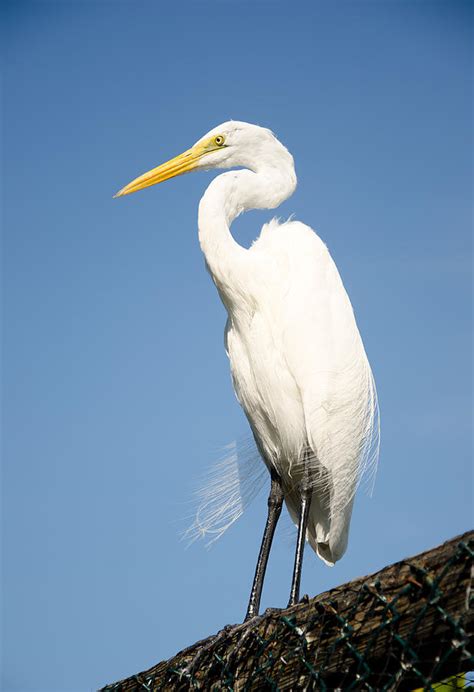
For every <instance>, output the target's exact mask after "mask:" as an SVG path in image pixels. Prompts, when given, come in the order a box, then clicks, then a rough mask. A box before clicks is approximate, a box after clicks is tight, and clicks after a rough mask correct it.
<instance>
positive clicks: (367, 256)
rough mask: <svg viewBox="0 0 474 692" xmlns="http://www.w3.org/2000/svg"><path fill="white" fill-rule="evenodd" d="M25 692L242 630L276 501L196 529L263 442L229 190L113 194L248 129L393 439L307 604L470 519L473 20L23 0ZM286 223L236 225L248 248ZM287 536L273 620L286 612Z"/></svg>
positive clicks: (16, 634)
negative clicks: (228, 221)
mask: <svg viewBox="0 0 474 692" xmlns="http://www.w3.org/2000/svg"><path fill="white" fill-rule="evenodd" d="M2 19H3V28H4V37H3V42H4V49H5V52H6V60H5V66H6V70H5V84H4V87H5V88H4V93H5V107H4V113H5V122H4V126H5V135H6V136H5V142H4V151H3V172H4V195H5V201H6V206H5V221H6V223H5V234H4V244H3V254H4V273H3V278H4V340H3V345H4V400H3V403H4V471H3V488H4V504H3V510H4V521H3V539H4V541H3V547H4V563H3V565H4V576H3V605H4V614H3V623H4V647H3V653H4V657H3V662H4V678H3V689H4V690H5V692H13V691H15V690H25V691H26V690H30V691H33V690H34V691H35V692H36V691H39V690H42V691H44V692H54V691H56V690H58V691H59V690H60V691H62V692H66V691H72V690H74V691H75V690H92V689H94V688H97V687H98V686H99V685H102V684H105V683H107V682H112V681H114V680H117V679H119V678H120V677H123V676H125V675H128V674H132V673H135V672H137V671H139V670H142V669H144V668H146V667H148V666H150V665H152V664H153V663H155V662H157V661H158V660H160V659H163V658H165V657H168V656H170V655H172V654H173V653H175V652H176V651H178V650H179V649H181V648H183V647H185V646H186V645H188V644H190V643H192V642H194V641H195V640H196V639H198V638H201V637H205V636H206V635H209V634H211V633H213V632H215V631H217V630H218V629H219V628H220V627H221V626H223V625H225V624H227V623H232V622H238V621H239V620H241V619H242V617H243V615H244V612H245V607H246V600H247V597H248V592H249V588H250V584H251V579H252V576H253V570H254V564H255V559H256V555H257V551H258V545H259V541H260V537H261V532H262V528H263V522H264V516H265V510H266V501H265V495H260V496H259V497H258V498H257V500H256V501H255V502H254V504H253V505H252V507H251V508H250V509H249V511H248V514H247V515H246V516H245V517H243V518H242V520H241V521H239V522H238V523H237V524H236V525H234V526H233V527H232V529H231V530H230V531H229V532H228V534H226V535H225V536H224V537H223V538H222V539H221V541H220V542H219V543H218V544H216V545H215V546H214V548H213V549H211V550H210V551H207V550H205V549H204V547H203V546H202V545H201V544H195V545H193V546H192V547H191V548H190V549H188V550H185V549H184V546H183V543H182V542H180V540H179V533H180V531H181V530H182V529H183V528H184V527H185V526H186V522H185V521H183V517H186V516H187V515H188V514H189V512H190V505H189V499H190V497H191V495H192V490H193V487H195V485H196V483H197V481H198V479H199V477H200V476H201V475H202V474H203V473H204V471H205V469H206V468H207V466H208V465H209V464H210V463H211V462H212V461H213V460H215V459H216V457H217V455H218V450H219V448H221V447H222V446H223V445H225V444H227V443H229V442H231V441H232V440H234V439H235V438H238V437H241V436H242V435H243V434H245V432H246V429H247V425H246V421H245V419H244V416H243V414H242V413H241V411H240V409H239V407H238V404H237V402H236V400H235V398H234V395H233V392H232V387H231V383H230V377H229V373H228V363H227V359H226V356H225V353H224V349H223V336H222V332H223V327H224V321H225V315H224V310H223V307H222V306H221V304H220V302H219V299H218V297H217V294H216V292H215V288H214V286H213V285H212V282H211V281H210V279H209V276H208V275H207V273H206V271H205V269H204V265H203V259H202V256H201V253H200V249H199V245H198V240H197V230H196V217H197V204H198V201H199V198H200V196H201V194H202V192H203V190H204V188H205V186H206V185H207V184H208V182H209V180H210V179H211V177H212V174H210V173H202V174H195V175H190V176H185V177H183V178H178V179H176V180H174V181H172V182H169V183H167V184H165V185H162V186H159V187H156V188H153V189H151V190H147V191H146V192H143V193H140V194H137V195H133V196H131V197H129V198H126V199H123V200H113V199H112V195H113V193H114V192H115V191H116V190H117V189H118V188H119V187H121V186H122V185H123V184H125V183H126V182H128V181H129V180H130V179H131V178H132V177H134V176H135V175H137V174H138V173H141V172H143V171H145V170H148V169H149V168H151V167H152V166H154V165H157V164H158V163H160V162H161V161H163V160H165V159H167V158H169V157H170V156H172V155H174V154H177V153H179V152H180V151H182V150H184V149H185V148H187V147H188V146H189V145H190V144H192V143H193V142H194V141H195V140H196V139H197V138H198V137H199V136H201V135H202V134H204V133H205V132H206V131H207V130H209V129H210V128H211V127H213V126H214V125H216V124H218V123H220V122H222V121H224V120H227V119H229V118H233V119H238V120H246V121H250V122H255V123H258V124H261V125H266V126H268V127H270V128H271V129H273V130H274V131H275V133H277V135H278V136H279V137H280V139H281V140H282V141H283V142H284V143H285V144H286V145H287V146H288V148H289V149H290V150H291V151H292V153H293V155H294V157H295V160H296V166H297V173H298V176H299V187H298V189H297V191H296V193H295V195H294V196H293V197H292V198H291V199H290V200H289V201H287V202H286V203H285V204H284V205H283V207H282V208H281V210H280V211H279V212H278V213H279V214H281V215H282V216H287V215H289V214H290V213H293V212H294V213H295V214H296V216H297V218H299V219H301V220H303V221H304V222H306V223H308V224H310V225H311V226H313V227H314V228H315V229H317V230H318V232H319V234H320V235H321V237H322V238H323V239H324V240H325V242H326V243H327V244H328V246H329V248H330V250H331V253H332V254H333V256H334V258H335V260H336V263H337V264H338V266H339V269H340V272H341V274H342V277H343V280H344V282H345V284H346V287H347V289H348V291H349V293H350V296H351V298H352V301H353V304H354V307H355V310H356V314H357V318H358V322H359V326H360V329H361V331H362V334H363V337H364V341H365V344H366V348H367V351H368V354H369V357H370V359H371V362H372V365H373V369H374V373H375V377H376V380H377V384H378V390H379V397H380V405H381V411H382V425H383V433H382V450H381V458H380V468H379V474H378V478H377V483H376V488H375V494H374V496H373V498H372V499H369V498H368V497H367V496H364V495H361V496H360V498H359V500H358V502H357V505H356V508H355V513H354V519H353V525H352V531H351V542H350V547H349V550H348V552H347V554H346V556H345V557H344V559H343V560H342V561H341V562H340V563H338V564H337V566H336V567H335V568H334V569H332V570H331V569H328V568H326V567H325V566H324V565H323V564H322V563H321V562H320V561H319V560H318V559H317V558H316V557H315V556H314V554H313V553H312V552H310V551H309V550H308V551H307V555H306V559H305V569H304V575H303V585H302V589H303V593H304V592H307V593H309V594H310V595H314V594H316V593H318V592H320V591H322V590H324V589H327V588H330V587H332V586H335V585H337V584H340V583H343V582H344V581H346V580H349V579H352V578H354V577H357V576H359V575H362V574H366V573H369V572H371V571H374V570H377V569H379V568H381V567H383V566H384V565H386V564H387V563H390V562H392V561H395V560H398V559H401V558H403V557H405V556H407V555H410V554H413V553H416V552H418V551H420V550H422V549H425V548H429V547H431V546H433V545H434V544H437V543H439V542H441V541H443V540H444V539H448V538H450V537H451V536H453V535H455V534H456V533H459V532H462V531H464V530H466V529H468V528H470V525H471V523H472V512H471V476H470V456H471V444H470V433H469V424H470V406H471V389H470V387H471V369H470V368H471V363H470V353H471V346H472V344H471V327H472V325H471V304H470V300H471V290H470V289H471V284H470V278H471V277H470V264H471V245H470V243H471V240H470V228H469V225H470V213H471V199H470V188H471V185H472V169H471V159H470V157H471V145H472V141H471V129H470V128H471V125H470V118H471V112H470V107H471V106H470V97H471V92H470V90H471V86H470V57H471V56H470V53H469V41H470V27H471V26H472V3H469V2H467V3H463V2H455V1H450V2H448V1H446V2H441V3H432V2H356V1H354V2H349V3H342V2H335V3H334V2H325V3H322V2H289V1H288V2H277V1H275V2H237V1H235V2H232V1H230V0H229V1H221V2H217V1H216V2H185V3H183V2H173V3H172V2H151V1H150V2H136V3H132V2H115V1H113V0H109V1H106V0H104V1H103V2H94V1H89V2H82V1H81V0H76V1H75V2H67V1H63V2H31V3H27V2H22V1H19V0H16V1H15V2H12V3H10V4H6V5H5V4H4V9H3V15H2ZM271 215H272V212H268V213H264V212H259V213H251V214H248V215H246V217H245V218H242V219H239V220H238V222H237V223H236V224H235V227H234V231H235V235H236V237H237V238H238V239H239V240H240V241H241V242H242V243H243V244H247V245H248V244H249V243H250V242H251V240H252V239H253V238H254V237H255V236H256V235H257V233H258V231H259V228H260V226H261V224H262V222H263V221H264V220H265V219H268V218H269V217H270V216H271ZM288 525H289V520H288V519H285V520H284V521H283V526H282V528H281V530H279V531H278V534H277V537H276V541H275V547H274V551H273V553H272V556H271V560H270V565H269V571H268V576H267V582H266V587H265V591H264V598H263V606H264V607H266V606H269V605H271V606H278V605H284V604H285V603H286V600H287V598H288V591H289V583H290V577H291V569H292V560H293V556H292V538H291V536H290V535H289V533H288Z"/></svg>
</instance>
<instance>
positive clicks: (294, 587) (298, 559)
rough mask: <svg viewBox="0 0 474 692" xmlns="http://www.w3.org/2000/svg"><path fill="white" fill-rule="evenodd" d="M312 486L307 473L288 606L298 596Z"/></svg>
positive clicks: (294, 601) (302, 493) (303, 488)
mask: <svg viewBox="0 0 474 692" xmlns="http://www.w3.org/2000/svg"><path fill="white" fill-rule="evenodd" d="M311 495H312V488H311V486H310V483H309V477H308V474H307V473H305V478H304V480H303V482H302V484H301V507H300V520H299V524H298V538H297V540H296V552H295V566H294V568H293V579H292V582H291V591H290V600H289V601H288V606H292V605H295V603H297V602H298V601H299V597H300V582H301V568H302V567H303V553H304V544H305V539H306V526H307V524H308V516H309V509H310V506H311Z"/></svg>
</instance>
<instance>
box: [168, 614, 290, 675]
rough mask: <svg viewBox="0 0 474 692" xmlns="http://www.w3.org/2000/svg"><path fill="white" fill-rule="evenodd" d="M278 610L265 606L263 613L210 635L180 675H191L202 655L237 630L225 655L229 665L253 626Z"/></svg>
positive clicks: (251, 631) (229, 637) (252, 629)
mask: <svg viewBox="0 0 474 692" xmlns="http://www.w3.org/2000/svg"><path fill="white" fill-rule="evenodd" d="M279 612H280V608H267V609H266V610H265V612H264V614H263V615H254V616H252V617H248V618H247V619H246V620H245V621H244V622H243V623H242V624H239V625H226V626H225V627H223V628H222V629H221V630H220V631H219V632H218V633H217V634H216V635H215V636H214V637H211V638H210V639H209V640H208V641H207V642H206V644H204V646H203V647H201V649H199V651H198V652H197V653H196V654H195V655H194V657H193V658H192V659H191V661H190V662H189V663H188V665H187V666H186V667H185V668H183V669H182V670H181V671H180V675H181V676H182V677H188V678H190V677H192V676H193V674H194V672H195V671H196V670H197V669H198V667H199V664H200V663H201V661H202V660H203V658H204V656H205V655H206V654H207V653H209V651H211V649H214V648H215V647H216V646H218V645H219V644H221V643H222V642H223V641H225V640H226V639H232V637H233V636H234V635H235V634H236V633H237V632H241V635H240V637H239V638H238V639H237V641H236V643H235V644H234V646H233V647H232V649H231V651H230V653H229V654H228V656H227V665H231V664H232V662H233V661H234V660H235V658H236V656H237V654H238V653H239V651H240V650H241V649H242V647H243V646H244V644H245V642H246V641H247V640H248V639H249V637H250V636H251V635H252V633H254V631H255V627H256V626H258V625H259V624H260V623H261V622H262V620H264V619H265V618H266V617H267V616H268V615H274V614H276V613H279Z"/></svg>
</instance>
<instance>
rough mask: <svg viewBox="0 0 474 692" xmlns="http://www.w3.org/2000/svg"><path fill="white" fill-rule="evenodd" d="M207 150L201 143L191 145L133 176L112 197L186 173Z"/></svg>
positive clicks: (121, 195)
mask: <svg viewBox="0 0 474 692" xmlns="http://www.w3.org/2000/svg"><path fill="white" fill-rule="evenodd" d="M208 151H209V149H208V148H207V147H204V146H202V145H201V146H195V147H192V149H188V150H187V151H185V152H183V153H182V154H180V155H179V156H176V157H175V158H174V159H171V160H170V161H167V162H166V163H162V164H161V166H157V167H156V168H153V169H152V170H151V171H148V173H144V174H143V175H140V176H139V177H138V178H135V180H132V182H131V183H128V185H125V187H123V188H122V189H121V190H119V191H118V192H117V194H116V195H114V198H115V197H123V195H130V194H131V193H132V192H137V191H138V190H143V189H144V188H145V187H150V186H151V185H156V184H157V183H162V182H163V181H164V180H168V179H169V178H174V177H175V176H176V175H182V174H183V173H188V172H189V171H192V170H194V169H195V168H196V166H197V163H198V161H199V159H200V158H201V156H203V154H206V153H208Z"/></svg>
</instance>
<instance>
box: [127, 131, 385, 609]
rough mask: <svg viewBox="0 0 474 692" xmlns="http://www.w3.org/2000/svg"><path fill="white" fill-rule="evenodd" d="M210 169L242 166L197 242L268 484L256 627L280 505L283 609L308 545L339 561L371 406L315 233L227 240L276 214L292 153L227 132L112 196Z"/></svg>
mask: <svg viewBox="0 0 474 692" xmlns="http://www.w3.org/2000/svg"><path fill="white" fill-rule="evenodd" d="M211 168H224V169H236V168H239V169H241V170H230V171H228V172H226V173H223V174H222V175H219V176H218V177H217V178H215V179H214V180H213V181H212V182H211V184H210V185H209V187H208V188H207V190H206V192H205V193H204V196H203V197H202V199H201V202H200V204H199V222H198V226H199V242H200V245H201V248H202V251H203V253H204V256H205V259H206V264H207V267H208V269H209V272H210V274H211V276H212V279H213V281H214V283H215V285H216V288H217V290H218V292H219V295H220V297H221V299H222V301H223V303H224V306H225V308H226V310H227V313H228V320H227V325H226V329H225V340H226V349H227V353H228V356H229V360H230V368H231V373H232V380H233V384H234V389H235V393H236V395H237V398H238V400H239V402H240V404H241V406H242V408H243V410H244V412H245V414H246V416H247V419H248V422H249V424H250V427H251V430H252V433H253V436H254V438H255V442H256V445H257V448H258V450H259V453H260V455H261V457H262V460H263V462H264V463H265V465H266V467H267V469H268V471H269V474H270V478H271V484H270V495H269V498H268V518H267V521H266V525H265V529H264V534H263V540H262V544H261V549H260V553H259V556H258V561H257V566H256V570H255V577H254V581H253V585H252V590H251V594H250V600H249V604H248V608H247V618H251V617H252V616H254V615H256V614H258V609H259V605H260V597H261V592H262V586H263V579H264V576H265V570H266V565H267V561H268V556H269V552H270V547H271V543H272V540H273V535H274V532H275V527H276V524H277V521H278V518H279V516H280V513H281V509H282V504H283V501H284V502H285V504H286V506H287V508H288V511H289V513H290V516H291V518H292V519H293V521H294V522H295V524H297V526H298V536H297V543H296V552H295V561H294V570H293V578H292V584H291V591H290V598H289V605H293V604H294V603H296V602H297V600H298V599H299V589H300V578H301V568H302V559H303V551H304V546H305V541H308V542H309V544H310V546H311V547H312V548H313V550H314V551H315V552H316V553H317V555H318V556H319V557H320V558H321V559H322V560H323V561H324V562H325V563H326V564H328V565H333V564H334V563H335V562H336V561H337V560H339V559H340V558H341V557H342V556H343V555H344V552H345V550H346V547H347V541H348V533H349V524H350V520H351V513H352V507H353V501H354V494H355V491H356V489H357V486H358V483H359V480H360V478H361V474H362V472H363V471H364V470H366V469H367V468H369V467H370V468H371V469H373V468H374V466H375V464H376V461H377V456H378V406H377V395H376V389H375V385H374V379H373V376H372V372H371V368H370V365H369V362H368V360H367V356H366V353H365V350H364V346H363V343H362V339H361V336H360V334H359V330H358V328H357V324H356V321H355V318H354V313H353V309H352V306H351V303H350V300H349V297H348V295H347V293H346V291H345V289H344V286H343V283H342V280H341V277H340V275H339V272H338V270H337V268H336V265H335V264H334V261H333V260H332V258H331V255H330V254H329V251H328V249H327V247H326V245H325V244H324V243H323V242H322V240H321V239H320V238H319V236H318V235H317V234H316V233H315V232H314V231H313V230H312V229H311V228H310V227H309V226H306V225H305V224H303V223H301V222H299V221H294V220H290V221H287V222H285V223H280V222H278V221H277V220H273V221H270V223H268V224H265V225H264V226H263V228H262V231H261V233H260V236H259V238H258V239H257V240H256V242H255V243H254V244H253V245H252V247H250V248H249V249H246V248H244V247H242V246H241V245H239V244H238V243H237V242H236V240H235V239H234V238H233V236H232V234H231V232H230V225H231V224H232V221H233V220H234V219H235V218H236V217H237V216H238V215H239V214H241V213H242V212H244V211H246V210H248V209H273V208H275V207H277V206H278V205H279V204H281V203H282V202H283V201H284V200H286V199H287V198H288V197H289V196H290V195H291V194H292V193H293V192H294V190H295V188H296V174H295V168H294V162H293V157H292V156H291V154H290V153H289V152H288V150H287V149H286V148H285V147H284V146H283V144H281V142H279V141H278V139H277V138H276V137H275V136H274V135H273V133H272V132H271V131H270V130H268V129H266V128H263V127H258V126H257V125H252V124H249V123H244V122H236V121H230V122H226V123H223V124H222V125H219V126H218V127H215V128H214V129H212V130H211V131H210V132H208V133H207V134H206V135H204V137H202V138H201V139H199V140H198V141H197V142H196V143H195V144H194V145H193V146H192V147H191V148H190V149H188V150H187V151H185V152H184V153H183V154H181V155H179V156H177V157H176V158H173V159H171V160H170V161H168V162H167V163H164V164H162V165H160V166H158V167H157V168H154V169H153V170H151V171H149V172H148V173H145V174H144V175H141V176H140V177H138V178H136V179H135V180H133V181H132V182H131V183H129V184H128V185H126V186H125V187H124V188H122V189H121V190H120V191H119V192H118V193H117V195H116V196H118V197H120V196H123V195H128V194H130V193H132V192H136V191H137V190H141V189H143V188H145V187H149V186H151V185H155V184H156V183H161V182H163V181H164V180H168V179H169V178H172V177H175V176H178V175H181V174H183V173H187V172H190V171H195V170H202V169H211ZM242 169H243V170H242ZM223 504H224V501H223Z"/></svg>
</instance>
